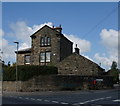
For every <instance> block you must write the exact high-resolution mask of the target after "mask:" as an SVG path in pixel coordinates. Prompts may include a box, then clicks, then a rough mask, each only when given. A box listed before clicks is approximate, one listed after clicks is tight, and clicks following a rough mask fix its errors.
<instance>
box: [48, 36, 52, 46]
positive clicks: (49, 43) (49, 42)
mask: <svg viewBox="0 0 120 106" xmlns="http://www.w3.org/2000/svg"><path fill="white" fill-rule="evenodd" d="M47 44H48V45H51V39H50V37H47Z"/></svg>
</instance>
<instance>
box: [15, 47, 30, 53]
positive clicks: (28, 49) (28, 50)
mask: <svg viewBox="0 0 120 106" xmlns="http://www.w3.org/2000/svg"><path fill="white" fill-rule="evenodd" d="M15 53H17V51H15ZM18 53H31V48H27V49H22V50H18Z"/></svg>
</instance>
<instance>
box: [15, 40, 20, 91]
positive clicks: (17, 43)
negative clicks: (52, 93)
mask: <svg viewBox="0 0 120 106" xmlns="http://www.w3.org/2000/svg"><path fill="white" fill-rule="evenodd" d="M14 43H16V45H17V56H16V92H17V91H18V87H17V81H18V67H17V66H18V46H19V42H14Z"/></svg>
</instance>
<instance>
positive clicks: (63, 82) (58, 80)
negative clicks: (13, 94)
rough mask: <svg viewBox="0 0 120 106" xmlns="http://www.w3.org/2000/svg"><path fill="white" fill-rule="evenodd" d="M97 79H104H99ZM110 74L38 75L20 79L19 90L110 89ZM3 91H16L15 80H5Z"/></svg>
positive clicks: (111, 85) (111, 84)
mask: <svg viewBox="0 0 120 106" xmlns="http://www.w3.org/2000/svg"><path fill="white" fill-rule="evenodd" d="M96 79H103V81H97V82H96V84H95V85H94V84H93V81H94V80H96ZM112 81H113V80H112V77H110V76H94V77H93V76H76V75H51V76H50V75H49V76H38V77H35V78H33V79H30V80H28V81H18V82H17V86H18V91H23V92H24V91H25V92H30V91H49V90H50V91H56V90H88V89H108V88H112V87H113V83H112ZM3 91H16V82H15V81H4V82H3Z"/></svg>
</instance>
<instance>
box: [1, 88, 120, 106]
mask: <svg viewBox="0 0 120 106" xmlns="http://www.w3.org/2000/svg"><path fill="white" fill-rule="evenodd" d="M119 96H120V90H118V89H113V90H92V91H54V92H52V91H46V92H21V93H20V92H18V93H16V92H4V93H3V101H2V103H3V104H55V105H56V104H63V105H65V104H66V105H67V104H70V105H73V106H80V105H81V104H91V105H93V106H98V105H99V106H100V105H102V104H114V105H117V104H118V103H120V98H119Z"/></svg>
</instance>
